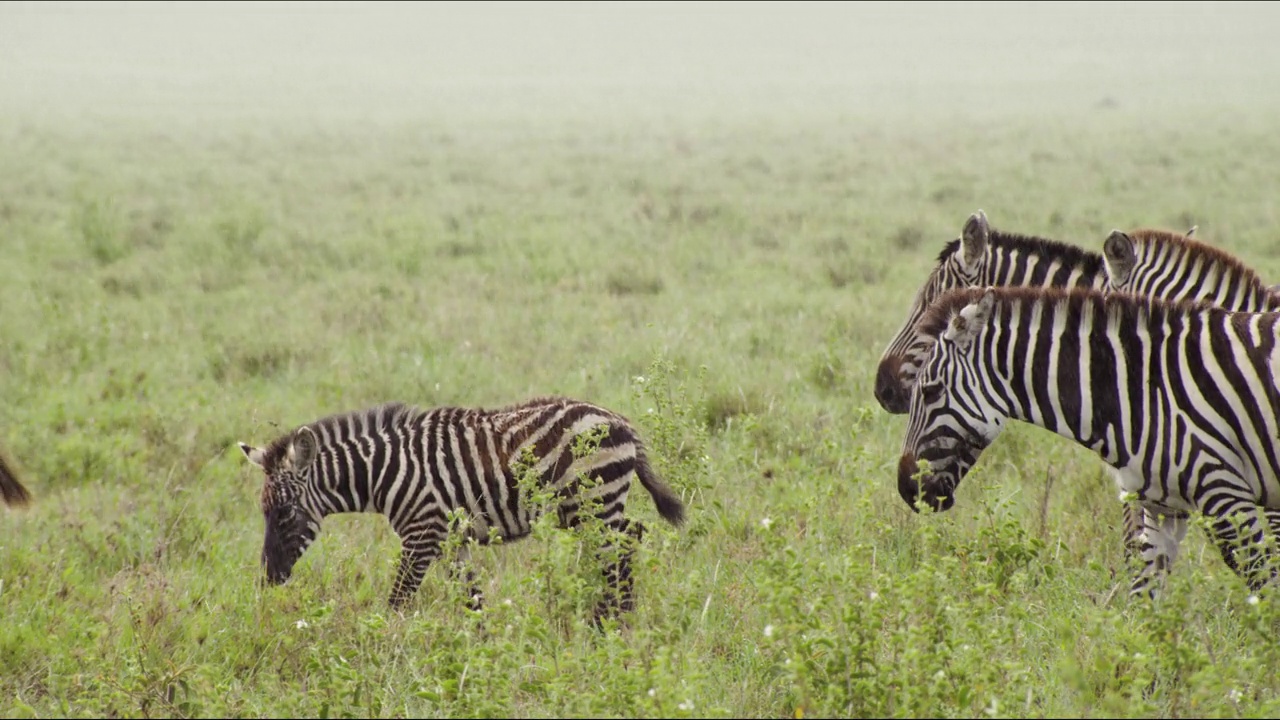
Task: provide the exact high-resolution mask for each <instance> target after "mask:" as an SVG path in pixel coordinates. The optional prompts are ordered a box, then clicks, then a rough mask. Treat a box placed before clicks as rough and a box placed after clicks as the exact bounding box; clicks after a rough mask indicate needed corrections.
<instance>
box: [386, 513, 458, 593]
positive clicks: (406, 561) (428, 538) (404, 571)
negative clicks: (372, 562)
mask: <svg viewBox="0 0 1280 720" xmlns="http://www.w3.org/2000/svg"><path fill="white" fill-rule="evenodd" d="M444 533H445V530H444V527H443V521H441V522H440V523H439V524H438V525H437V524H436V523H429V524H427V525H426V527H422V526H421V525H419V526H416V527H414V528H413V529H412V530H406V531H402V532H399V535H400V571H399V572H398V573H397V574H396V584H395V587H393V588H392V589H391V597H390V599H389V601H388V602H390V604H391V607H394V608H400V607H403V606H404V605H405V603H407V602H409V599H410V598H412V597H413V594H414V593H416V592H417V591H418V587H419V586H421V585H422V578H423V577H425V576H426V574H427V568H429V567H431V563H433V562H435V561H436V560H437V559H439V557H440V545H441V543H442V542H443V541H444Z"/></svg>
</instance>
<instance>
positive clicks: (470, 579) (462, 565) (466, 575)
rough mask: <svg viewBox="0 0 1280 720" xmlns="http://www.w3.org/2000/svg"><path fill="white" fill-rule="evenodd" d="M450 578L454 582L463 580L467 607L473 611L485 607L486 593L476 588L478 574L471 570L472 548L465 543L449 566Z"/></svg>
mask: <svg viewBox="0 0 1280 720" xmlns="http://www.w3.org/2000/svg"><path fill="white" fill-rule="evenodd" d="M449 576H450V577H452V578H453V579H454V580H461V582H462V584H463V587H464V589H465V590H466V593H467V607H468V608H470V609H472V610H480V609H481V608H483V607H484V593H482V592H480V588H479V587H477V586H476V574H475V571H474V570H472V569H471V546H470V544H468V543H463V545H462V547H460V548H458V554H457V556H456V557H455V558H454V559H453V562H452V563H450V564H449Z"/></svg>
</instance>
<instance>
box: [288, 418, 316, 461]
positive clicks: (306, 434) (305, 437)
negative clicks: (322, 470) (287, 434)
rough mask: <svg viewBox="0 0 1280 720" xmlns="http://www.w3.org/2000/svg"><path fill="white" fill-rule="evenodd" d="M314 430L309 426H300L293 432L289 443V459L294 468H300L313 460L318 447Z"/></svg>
mask: <svg viewBox="0 0 1280 720" xmlns="http://www.w3.org/2000/svg"><path fill="white" fill-rule="evenodd" d="M319 445H320V443H319V441H317V440H316V434H315V432H314V431H313V430H312V429H311V428H309V427H305V426H304V427H300V428H298V431H297V432H296V433H294V434H293V442H291V443H289V460H290V462H292V463H293V467H294V469H295V470H301V469H302V468H304V467H307V466H308V465H310V464H311V463H313V462H315V459H316V451H317V449H318V448H319Z"/></svg>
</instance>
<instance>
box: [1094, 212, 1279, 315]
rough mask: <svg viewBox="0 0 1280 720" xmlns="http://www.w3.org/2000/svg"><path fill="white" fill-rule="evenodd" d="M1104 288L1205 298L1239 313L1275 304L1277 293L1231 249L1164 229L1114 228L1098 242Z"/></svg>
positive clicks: (1274, 306)
mask: <svg viewBox="0 0 1280 720" xmlns="http://www.w3.org/2000/svg"><path fill="white" fill-rule="evenodd" d="M1102 255H1103V258H1104V259H1105V261H1106V269H1107V281H1106V284H1105V286H1104V289H1106V290H1108V291H1112V292H1130V293H1134V294H1137V295H1148V296H1151V297H1159V298H1167V299H1173V300H1178V299H1193V300H1207V301H1209V302H1211V303H1213V304H1214V305H1218V306H1220V307H1223V308H1226V309H1228V310H1236V311H1239V312H1268V311H1271V310H1278V309H1280V295H1276V294H1275V292H1274V291H1273V289H1272V288H1271V287H1268V286H1267V285H1266V284H1265V283H1263V281H1262V278H1260V277H1259V276H1258V274H1257V273H1256V272H1254V271H1253V270H1252V269H1251V268H1250V267H1248V266H1247V265H1245V264H1244V263H1243V262H1241V261H1240V259H1239V258H1237V257H1235V256H1234V255H1231V254H1230V253H1228V252H1226V251H1224V250H1221V249H1219V248H1216V247H1213V246H1212V245H1207V244H1205V243H1202V242H1200V241H1198V240H1193V239H1191V237H1190V236H1188V235H1178V234H1176V233H1171V232H1167V231H1164V230H1150V229H1143V230H1135V231H1133V232H1129V233H1125V232H1121V231H1120V230H1113V231H1112V232H1111V234H1110V235H1108V236H1107V239H1106V241H1105V242H1104V243H1103V246H1102Z"/></svg>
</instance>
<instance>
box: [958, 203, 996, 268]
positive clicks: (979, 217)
mask: <svg viewBox="0 0 1280 720" xmlns="http://www.w3.org/2000/svg"><path fill="white" fill-rule="evenodd" d="M990 240H991V226H990V225H988V224H987V214H986V213H984V212H982V211H981V210H979V211H978V212H976V213H974V214H972V215H970V216H969V220H968V221H967V222H965V224H964V230H962V231H961V232H960V250H961V253H962V254H961V256H960V259H961V260H963V261H964V266H965V268H973V267H974V265H976V264H977V262H978V260H980V259H982V256H983V254H985V253H986V252H987V243H988V242H989V241H990Z"/></svg>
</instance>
